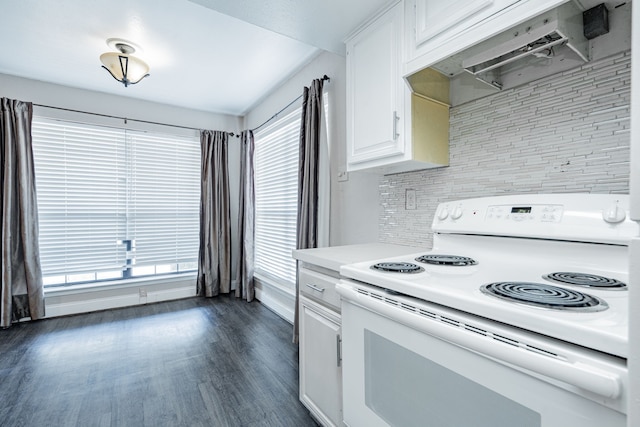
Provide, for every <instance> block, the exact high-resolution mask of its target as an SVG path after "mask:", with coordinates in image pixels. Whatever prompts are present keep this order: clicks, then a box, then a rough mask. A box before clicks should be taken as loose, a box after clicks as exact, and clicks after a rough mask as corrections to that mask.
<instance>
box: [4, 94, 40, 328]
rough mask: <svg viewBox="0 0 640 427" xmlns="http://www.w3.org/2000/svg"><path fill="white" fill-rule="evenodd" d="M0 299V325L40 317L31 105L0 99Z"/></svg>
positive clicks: (38, 252)
mask: <svg viewBox="0 0 640 427" xmlns="http://www.w3.org/2000/svg"><path fill="white" fill-rule="evenodd" d="M0 102H1V104H0V143H1V144H2V162H1V167H2V183H1V184H2V285H1V286H2V300H1V306H0V309H1V315H0V317H1V319H0V326H1V327H8V326H10V325H11V322H14V321H17V320H20V319H22V318H31V319H32V320H35V319H40V318H42V317H44V315H45V313H44V290H43V284H42V269H41V267H40V251H39V245H38V206H37V199H36V186H35V170H34V164H33V151H32V147H31V121H32V117H33V106H32V104H31V103H29V102H22V101H16V100H10V99H7V98H1V99H0Z"/></svg>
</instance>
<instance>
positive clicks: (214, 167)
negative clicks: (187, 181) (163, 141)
mask: <svg viewBox="0 0 640 427" xmlns="http://www.w3.org/2000/svg"><path fill="white" fill-rule="evenodd" d="M200 144H201V150H202V163H201V166H202V167H201V174H202V184H201V191H200V248H199V252H198V278H197V294H198V295H200V296H206V297H213V296H216V295H219V294H221V293H223V294H228V293H229V292H230V291H231V220H230V217H231V214H230V208H229V171H228V166H227V145H228V134H227V133H226V132H222V131H209V130H204V131H202V132H201V133H200Z"/></svg>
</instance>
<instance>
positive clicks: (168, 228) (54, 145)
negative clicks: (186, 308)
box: [32, 117, 200, 285]
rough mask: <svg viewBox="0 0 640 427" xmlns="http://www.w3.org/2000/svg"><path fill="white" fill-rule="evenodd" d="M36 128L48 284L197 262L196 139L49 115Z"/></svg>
mask: <svg viewBox="0 0 640 427" xmlns="http://www.w3.org/2000/svg"><path fill="white" fill-rule="evenodd" d="M32 133H33V152H34V162H35V171H36V189H37V196H38V211H39V212H38V213H39V227H40V236H39V237H40V255H41V263H42V270H43V276H44V283H45V285H59V284H69V283H78V282H91V281H97V280H106V279H124V278H129V277H134V276H141V275H149V274H164V273H171V272H178V271H184V270H191V269H194V268H195V266H196V261H197V253H198V244H199V240H198V228H199V198H200V147H199V141H198V138H197V137H192V138H185V137H180V136H173V135H172V136H168V135H162V134H152V133H147V132H138V131H131V130H124V129H116V128H108V127H102V126H94V125H86V124H78V123H72V122H65V121H59V120H52V119H45V118H41V117H35V118H34V120H33V125H32Z"/></svg>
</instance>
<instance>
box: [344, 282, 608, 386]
mask: <svg viewBox="0 0 640 427" xmlns="http://www.w3.org/2000/svg"><path fill="white" fill-rule="evenodd" d="M336 290H337V291H338V293H339V294H340V295H342V297H343V300H347V301H348V302H352V303H354V304H356V305H359V306H361V307H363V308H365V309H368V310H369V311H372V312H374V313H378V314H380V315H382V316H385V317H387V318H389V319H392V320H396V321H398V322H400V323H403V324H405V325H407V326H409V327H411V328H413V329H416V330H418V331H421V332H424V333H427V334H429V335H432V336H434V337H436V338H439V339H441V340H444V341H447V342H449V343H452V344H455V345H457V346H459V347H462V348H466V349H468V350H472V351H475V352H477V353H480V354H482V355H485V356H488V357H491V358H493V359H494V360H497V361H499V362H503V363H507V364H511V365H514V366H517V367H520V368H522V369H525V370H528V371H531V372H535V373H537V374H540V375H544V376H546V377H549V378H552V379H555V380H559V381H563V382H565V383H567V384H571V385H574V386H576V387H579V388H581V389H583V390H587V391H590V392H593V393H596V394H598V395H600V396H604V397H607V398H611V399H615V398H617V397H618V396H619V395H620V389H621V380H620V376H619V375H617V374H616V373H613V372H608V371H605V370H603V369H600V368H598V367H595V366H591V365H588V364H586V363H582V362H572V361H570V360H565V359H558V358H554V357H552V356H547V355H543V354H540V353H535V352H533V351H530V350H526V349H524V348H522V347H517V346H514V345H511V344H507V343H504V342H502V341H499V340H496V339H494V338H492V337H489V336H485V335H479V334H477V333H476V332H471V331H469V330H467V329H464V327H461V326H455V325H452V324H450V323H446V322H441V321H438V320H433V319H431V318H426V317H423V316H421V315H419V314H416V313H415V312H412V311H409V310H405V309H402V308H399V307H397V306H396V305H395V304H393V303H388V302H385V301H381V300H378V299H376V298H372V297H370V296H367V295H362V294H360V293H358V292H356V291H355V290H354V289H353V288H352V287H351V286H350V285H349V284H348V283H346V284H343V282H340V283H338V284H337V285H336ZM343 310H344V309H343ZM343 326H344V325H343Z"/></svg>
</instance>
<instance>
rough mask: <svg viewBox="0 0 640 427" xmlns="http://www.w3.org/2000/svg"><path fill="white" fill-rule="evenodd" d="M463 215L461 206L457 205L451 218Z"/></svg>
mask: <svg viewBox="0 0 640 427" xmlns="http://www.w3.org/2000/svg"><path fill="white" fill-rule="evenodd" d="M461 216H462V208H461V207H460V206H458V207H456V208H455V209H454V210H453V212H451V219H458V218H460V217H461Z"/></svg>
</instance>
